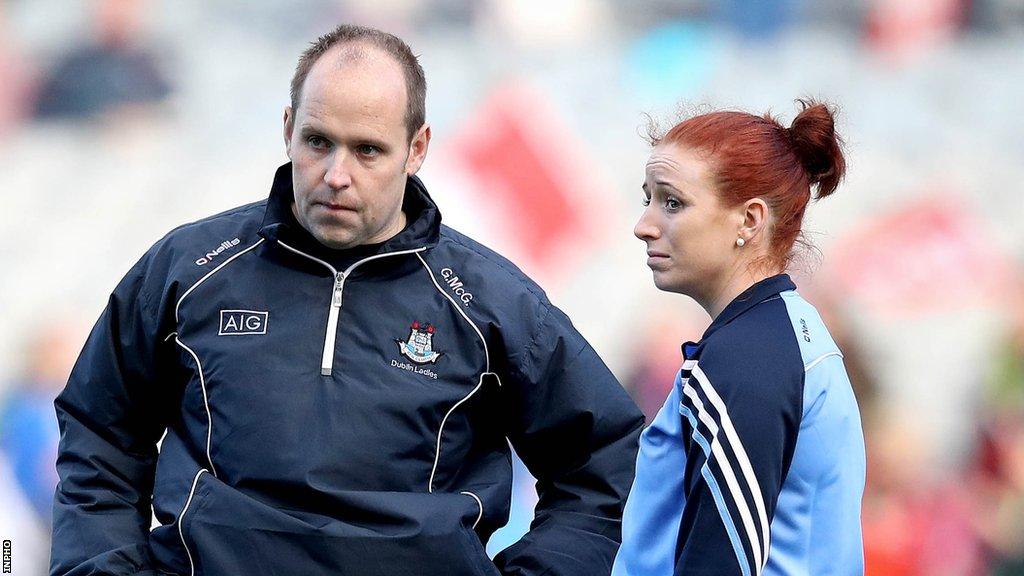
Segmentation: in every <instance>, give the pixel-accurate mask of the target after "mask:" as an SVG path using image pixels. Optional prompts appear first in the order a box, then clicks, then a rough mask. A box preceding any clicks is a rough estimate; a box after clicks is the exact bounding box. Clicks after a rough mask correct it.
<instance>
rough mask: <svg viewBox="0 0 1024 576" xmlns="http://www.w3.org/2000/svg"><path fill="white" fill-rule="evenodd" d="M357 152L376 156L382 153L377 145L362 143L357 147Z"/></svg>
mask: <svg viewBox="0 0 1024 576" xmlns="http://www.w3.org/2000/svg"><path fill="white" fill-rule="evenodd" d="M356 152H358V153H360V154H362V155H363V156H376V155H378V154H380V148H377V147H376V146H373V145H371V144H360V145H359V146H357V147H356Z"/></svg>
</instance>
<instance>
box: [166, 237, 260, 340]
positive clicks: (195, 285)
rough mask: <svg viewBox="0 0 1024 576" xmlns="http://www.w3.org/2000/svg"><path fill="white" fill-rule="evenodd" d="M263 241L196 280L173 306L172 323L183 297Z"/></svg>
mask: <svg viewBox="0 0 1024 576" xmlns="http://www.w3.org/2000/svg"><path fill="white" fill-rule="evenodd" d="M263 240H264V239H263V238H260V239H259V240H257V241H256V243H255V244H253V245H252V246H249V247H248V248H246V249H245V250H242V251H241V252H239V253H238V254H235V255H234V256H232V257H231V258H228V259H227V260H225V261H223V262H221V264H220V266H217V267H216V268H214V269H213V270H210V271H209V272H207V273H206V275H205V276H203V277H202V278H200V279H199V280H196V282H195V284H193V285H192V286H190V287H189V289H188V290H185V293H184V294H182V295H181V298H178V303H177V304H175V306H174V322H175V323H177V322H178V309H179V308H181V303H182V302H183V301H184V300H185V297H186V296H188V295H189V294H191V293H192V291H193V290H195V289H196V288H198V287H199V285H200V284H202V283H203V282H206V279H207V278H209V277H210V276H213V275H214V274H216V273H217V272H219V271H220V269H221V268H223V267H225V266H227V265H228V264H230V263H231V262H233V261H234V260H235V258H238V257H239V256H241V255H242V254H245V253H246V252H248V251H250V250H252V249H253V248H255V247H257V246H259V245H260V244H262V243H263Z"/></svg>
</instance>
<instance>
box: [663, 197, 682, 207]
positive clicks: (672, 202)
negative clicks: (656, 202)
mask: <svg viewBox="0 0 1024 576" xmlns="http://www.w3.org/2000/svg"><path fill="white" fill-rule="evenodd" d="M682 207H683V203H682V202H680V201H679V200H676V199H675V198H666V199H665V208H668V209H669V210H678V209H680V208H682Z"/></svg>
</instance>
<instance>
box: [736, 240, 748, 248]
mask: <svg viewBox="0 0 1024 576" xmlns="http://www.w3.org/2000/svg"><path fill="white" fill-rule="evenodd" d="M746 243H747V241H746V240H744V239H743V238H737V239H736V245H737V246H739V247H741V248H742V247H743V245H744V244H746Z"/></svg>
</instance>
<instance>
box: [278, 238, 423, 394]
mask: <svg viewBox="0 0 1024 576" xmlns="http://www.w3.org/2000/svg"><path fill="white" fill-rule="evenodd" d="M277 243H278V244H280V245H281V246H283V247H285V248H287V249H288V250H291V251H292V252H294V253H296V254H298V255H299V256H305V257H306V258H308V259H310V260H312V261H314V262H319V263H320V264H321V265H323V266H325V267H327V269H328V270H330V271H331V275H332V276H333V277H334V285H333V286H332V287H331V307H330V309H329V310H328V312H327V332H326V334H325V335H324V353H323V356H321V357H320V375H321V376H330V375H331V372H332V371H333V370H334V346H335V342H336V341H337V337H338V317H339V316H340V315H341V303H342V300H343V299H344V298H343V294H344V289H345V278H348V276H349V274H351V273H352V271H353V270H355V268H356V267H357V266H359V265H360V264H363V263H365V262H369V261H370V260H377V259H379V258H384V257H387V256H398V255H401V254H414V253H416V252H422V251H424V250H426V249H427V248H426V246H424V247H422V248H416V249H414V250H400V251H397V252H385V253H384V254H375V255H373V256H369V257H367V258H363V259H362V260H357V261H356V262H354V263H352V265H351V266H349V267H348V268H346V269H345V271H344V272H338V270H337V269H336V268H335V267H334V266H331V265H330V264H328V263H327V262H324V261H323V260H321V259H319V258H316V257H314V256H310V255H309V254H306V253H305V252H302V251H301V250H296V249H295V248H292V247H291V246H289V245H287V244H285V243H284V242H281V241H280V240H278V241H277Z"/></svg>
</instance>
